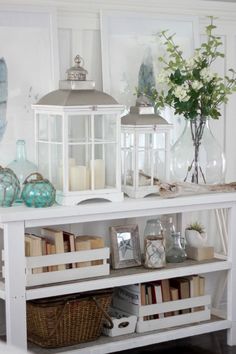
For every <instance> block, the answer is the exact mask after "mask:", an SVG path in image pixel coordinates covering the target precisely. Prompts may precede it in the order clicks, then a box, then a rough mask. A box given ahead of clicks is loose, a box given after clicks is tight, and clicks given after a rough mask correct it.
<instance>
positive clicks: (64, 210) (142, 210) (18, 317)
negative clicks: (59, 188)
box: [0, 193, 236, 354]
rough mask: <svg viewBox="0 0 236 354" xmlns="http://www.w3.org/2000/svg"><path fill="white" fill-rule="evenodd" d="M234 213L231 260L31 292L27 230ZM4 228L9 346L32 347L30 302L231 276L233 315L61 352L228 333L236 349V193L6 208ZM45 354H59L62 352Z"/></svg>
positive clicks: (2, 288) (1, 288)
mask: <svg viewBox="0 0 236 354" xmlns="http://www.w3.org/2000/svg"><path fill="white" fill-rule="evenodd" d="M222 208H227V209H228V218H227V219H228V221H227V222H228V255H227V257H225V259H218V260H217V259H214V261H213V260H212V261H208V262H204V261H203V262H191V263H188V262H186V263H184V264H180V265H179V266H178V267H176V265H175V266H174V267H171V266H168V267H166V268H163V269H161V270H153V271H147V270H145V269H143V268H131V269H128V268H127V269H125V270H124V269H123V270H117V271H111V274H110V275H109V276H104V277H97V278H90V279H83V280H78V281H73V282H64V283H56V284H50V285H44V286H41V287H40V286H37V287H31V288H27V287H26V275H25V254H24V252H25V246H24V234H25V229H27V228H32V227H41V226H45V225H52V226H54V225H60V224H61V225H62V224H76V223H84V222H100V221H103V220H117V219H123V218H126V219H127V218H134V217H135V218H139V217H143V216H152V217H153V216H157V215H161V214H173V213H184V212H191V211H201V210H211V209H222ZM0 227H1V229H2V230H3V233H2V235H3V243H4V267H5V281H4V280H3V279H2V280H1V282H0V298H2V299H4V300H5V307H6V331H7V342H8V343H9V344H12V345H15V346H18V347H20V348H23V349H25V348H27V330H26V301H27V300H31V299H38V298H44V297H50V296H55V295H62V294H70V293H76V292H84V291H88V290H93V289H105V288H110V287H116V286H120V285H128V284H134V283H137V282H140V283H141V282H147V281H154V280H160V279H167V278H174V277H177V276H186V275H191V274H203V273H210V272H221V271H226V273H227V311H226V314H225V317H224V318H219V317H216V316H212V318H211V319H210V320H209V321H203V322H200V323H195V324H191V325H187V326H179V327H174V328H170V329H165V330H161V331H152V332H148V333H142V334H137V333H136V334H135V333H134V334H132V335H127V336H121V337H116V338H110V337H103V336H102V337H100V338H99V340H97V341H95V342H90V343H84V344H80V345H78V346H75V347H70V348H64V349H60V352H63V350H64V353H67V354H69V353H71V354H72V353H86V354H88V353H96V354H98V353H102V354H104V353H111V352H114V351H121V350H126V349H130V348H135V347H141V346H144V345H150V344H154V343H159V342H163V341H168V340H172V339H177V338H183V337H188V336H192V335H197V334H201V333H207V332H213V331H218V330H222V329H227V330H228V344H229V345H236V302H235V298H236V285H235V279H236V193H218V194H208V195H196V196H185V197H179V198H174V199H161V198H159V197H150V198H144V199H140V200H134V199H125V201H123V202H114V203H110V202H104V203H100V202H99V203H88V204H85V205H78V206H74V207H62V206H53V207H50V208H45V209H31V208H26V207H24V206H14V207H11V208H1V209H0ZM45 352H52V353H58V350H54V349H52V350H46V351H45Z"/></svg>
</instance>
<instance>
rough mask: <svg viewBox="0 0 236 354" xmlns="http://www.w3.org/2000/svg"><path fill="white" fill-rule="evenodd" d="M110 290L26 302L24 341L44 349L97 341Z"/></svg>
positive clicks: (109, 299) (107, 305)
mask: <svg viewBox="0 0 236 354" xmlns="http://www.w3.org/2000/svg"><path fill="white" fill-rule="evenodd" d="M111 297H112V291H107V290H106V292H104V291H103V292H96V293H94V292H93V293H87V294H84V295H83V297H82V296H67V297H66V296H64V297H56V298H48V299H43V300H36V301H28V302H27V328H28V340H29V341H31V342H33V343H35V344H38V345H40V346H41V347H44V348H57V347H64V346H69V345H75V344H78V343H82V342H88V341H92V340H95V339H97V338H98V337H99V336H100V334H101V331H102V325H103V320H104V319H105V318H106V319H108V321H109V322H110V323H111V327H112V326H113V324H112V321H111V319H110V317H109V316H108V315H107V313H106V311H107V310H108V308H109V306H110V303H111Z"/></svg>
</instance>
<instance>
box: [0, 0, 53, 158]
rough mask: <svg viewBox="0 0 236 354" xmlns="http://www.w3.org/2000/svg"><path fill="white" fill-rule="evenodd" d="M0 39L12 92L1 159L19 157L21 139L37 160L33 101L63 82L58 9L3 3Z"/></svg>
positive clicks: (9, 99) (1, 6)
mask: <svg viewBox="0 0 236 354" xmlns="http://www.w3.org/2000/svg"><path fill="white" fill-rule="evenodd" d="M0 42H1V50H0V58H3V60H4V61H5V63H6V67H7V90H6V91H7V92H8V97H7V102H6V117H5V118H6V119H5V121H6V123H7V125H6V129H5V132H2V141H1V143H0V147H1V149H0V150H1V152H0V162H1V164H3V165H5V164H8V163H9V162H11V161H12V160H13V159H14V158H15V149H16V146H15V143H16V140H17V139H24V140H25V141H26V146H27V158H28V159H29V160H31V161H34V160H35V141H34V134H33V133H34V130H35V129H34V128H35V127H34V114H33V110H32V108H31V105H32V104H35V103H36V102H37V101H38V100H39V99H40V98H41V97H42V96H44V95H45V94H47V93H48V92H50V91H53V90H54V89H56V88H57V87H58V82H59V55H58V36H57V15H56V10H55V9H53V8H50V7H48V8H44V7H35V6H8V5H0ZM3 133H4V134H3Z"/></svg>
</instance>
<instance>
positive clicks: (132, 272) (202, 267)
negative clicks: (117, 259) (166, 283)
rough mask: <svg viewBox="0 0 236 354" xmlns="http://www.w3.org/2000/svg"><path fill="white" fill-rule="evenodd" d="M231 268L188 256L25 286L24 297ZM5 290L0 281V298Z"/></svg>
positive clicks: (3, 295)
mask: <svg viewBox="0 0 236 354" xmlns="http://www.w3.org/2000/svg"><path fill="white" fill-rule="evenodd" d="M230 268H231V263H230V262H229V261H225V260H220V259H217V258H214V259H212V260H206V261H201V262H198V261H194V260H190V259H188V260H186V261H185V262H183V263H181V264H173V263H172V264H171V263H167V265H166V267H165V268H162V269H158V270H152V269H146V268H144V267H135V268H126V269H118V270H111V273H110V274H109V275H107V276H103V277H94V278H90V279H81V280H77V281H70V282H62V283H54V284H50V285H43V286H34V287H28V288H27V289H26V300H33V299H40V298H45V297H50V296H56V295H63V294H71V293H79V292H86V291H91V290H94V289H106V288H113V287H117V286H124V285H130V284H135V283H137V279H138V282H139V283H144V282H149V281H154V280H161V279H170V278H174V277H176V270H177V269H178V276H179V277H181V276H188V275H191V274H203V273H210V272H218V271H222V270H229V269H230ZM4 289H5V287H4V281H3V280H2V281H0V298H2V299H4V298H5V290H4Z"/></svg>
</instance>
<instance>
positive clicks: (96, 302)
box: [92, 297, 114, 329]
mask: <svg viewBox="0 0 236 354" xmlns="http://www.w3.org/2000/svg"><path fill="white" fill-rule="evenodd" d="M92 299H93V301H94V302H95V304H96V305H97V307H98V308H99V310H100V311H101V312H102V313H103V316H104V317H105V319H106V320H107V321H108V323H109V324H106V327H107V328H109V329H112V328H113V327H114V324H113V322H112V319H111V317H110V316H109V315H108V313H107V312H106V311H104V310H103V308H102V306H101V305H100V304H99V302H98V301H97V299H96V298H95V297H92Z"/></svg>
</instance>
